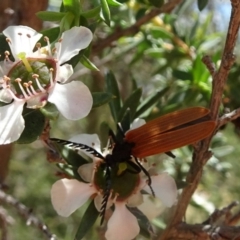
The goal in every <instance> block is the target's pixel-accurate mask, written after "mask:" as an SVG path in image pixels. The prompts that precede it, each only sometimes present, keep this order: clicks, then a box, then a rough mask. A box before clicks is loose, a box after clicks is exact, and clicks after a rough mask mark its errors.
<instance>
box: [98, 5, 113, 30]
mask: <svg viewBox="0 0 240 240" xmlns="http://www.w3.org/2000/svg"><path fill="white" fill-rule="evenodd" d="M100 1H101V6H102V17H103V19H104V22H105V23H106V24H107V25H108V26H109V27H110V23H111V13H110V9H109V7H108V3H107V1H106V0H100Z"/></svg>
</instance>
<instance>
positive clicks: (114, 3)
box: [107, 0, 122, 7]
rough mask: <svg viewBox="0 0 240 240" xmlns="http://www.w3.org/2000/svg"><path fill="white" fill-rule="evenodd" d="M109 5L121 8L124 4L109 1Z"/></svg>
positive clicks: (113, 0)
mask: <svg viewBox="0 0 240 240" xmlns="http://www.w3.org/2000/svg"><path fill="white" fill-rule="evenodd" d="M107 2H108V4H109V5H111V6H114V7H120V6H122V4H121V3H120V2H118V1H116V0H107Z"/></svg>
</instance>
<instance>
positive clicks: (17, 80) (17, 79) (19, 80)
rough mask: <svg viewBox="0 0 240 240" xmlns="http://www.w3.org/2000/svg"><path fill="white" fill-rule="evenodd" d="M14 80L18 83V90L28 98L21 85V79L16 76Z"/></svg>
mask: <svg viewBox="0 0 240 240" xmlns="http://www.w3.org/2000/svg"><path fill="white" fill-rule="evenodd" d="M15 82H16V83H18V86H19V88H20V90H21V91H22V94H23V96H24V98H25V99H28V98H29V96H28V95H27V93H26V91H25V90H24V88H23V87H22V84H21V82H22V80H21V79H20V78H16V79H15Z"/></svg>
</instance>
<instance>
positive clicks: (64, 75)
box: [57, 64, 76, 83]
mask: <svg viewBox="0 0 240 240" xmlns="http://www.w3.org/2000/svg"><path fill="white" fill-rule="evenodd" d="M57 72H58V76H57V80H58V81H59V82H60V83H65V82H66V81H67V80H68V79H69V78H70V76H71V75H72V74H73V68H72V65H70V64H64V65H63V66H60V67H59V68H58V71H57ZM75 79H76V78H75Z"/></svg>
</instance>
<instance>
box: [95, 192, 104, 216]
mask: <svg viewBox="0 0 240 240" xmlns="http://www.w3.org/2000/svg"><path fill="white" fill-rule="evenodd" d="M102 200H103V196H102V195H97V196H96V197H95V198H94V205H95V207H96V209H97V210H98V211H99V212H100V211H101V207H102Z"/></svg>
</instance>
